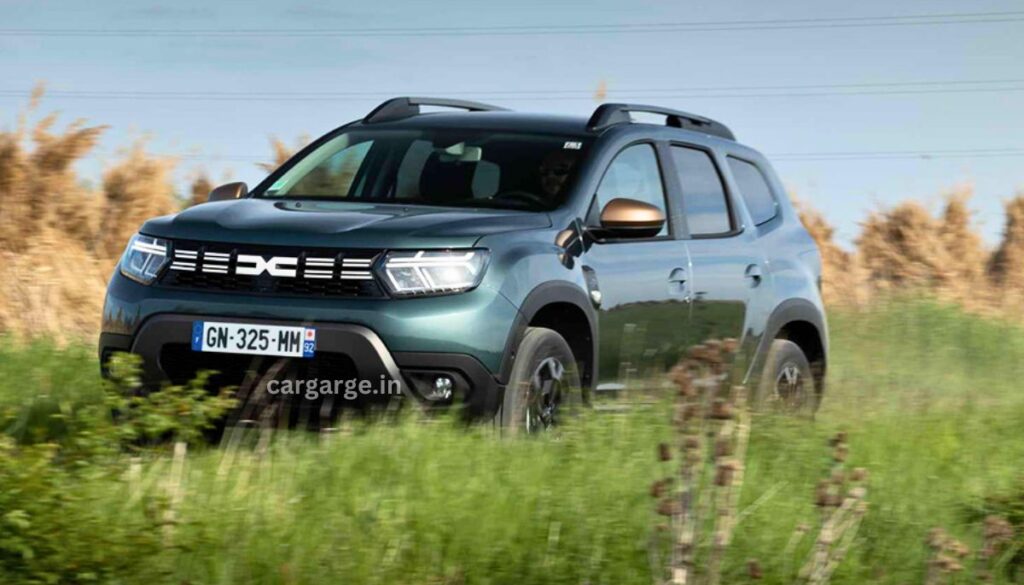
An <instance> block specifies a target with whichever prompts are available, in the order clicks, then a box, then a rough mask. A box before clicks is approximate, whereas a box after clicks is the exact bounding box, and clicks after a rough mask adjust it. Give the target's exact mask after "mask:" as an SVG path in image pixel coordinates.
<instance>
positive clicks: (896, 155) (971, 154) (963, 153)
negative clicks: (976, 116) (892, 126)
mask: <svg viewBox="0 0 1024 585" xmlns="http://www.w3.org/2000/svg"><path fill="white" fill-rule="evenodd" d="M766 156H768V158H770V159H771V160H773V161H842V160H910V159H920V160H932V159H948V158H1003V157H1019V156H1024V148H982V149H966V150H964V149H961V150H920V151H913V150H879V151H832V152H829V151H823V152H798V153H775V154H769V155H766Z"/></svg>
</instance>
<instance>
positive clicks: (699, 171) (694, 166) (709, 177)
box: [672, 146, 732, 236]
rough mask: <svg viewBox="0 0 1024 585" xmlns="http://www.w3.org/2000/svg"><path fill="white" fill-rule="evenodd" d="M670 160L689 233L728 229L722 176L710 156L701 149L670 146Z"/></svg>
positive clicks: (716, 231) (729, 225)
mask: <svg viewBox="0 0 1024 585" xmlns="http://www.w3.org/2000/svg"><path fill="white" fill-rule="evenodd" d="M672 160H673V162H675V166H676V172H677V173H679V185H680V187H681V188H682V191H683V215H684V216H685V217H686V225H687V227H688V228H689V231H690V235H691V236H710V235H719V234H725V233H728V232H731V231H732V219H731V217H730V215H729V203H728V200H727V199H726V196H725V188H724V187H723V186H722V177H721V176H720V175H719V174H718V168H717V167H715V163H714V161H713V160H711V156H710V155H709V154H708V153H706V152H704V151H703V150H698V149H696V148H687V147H684V146H673V147H672Z"/></svg>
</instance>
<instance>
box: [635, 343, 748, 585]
mask: <svg viewBox="0 0 1024 585" xmlns="http://www.w3.org/2000/svg"><path fill="white" fill-rule="evenodd" d="M737 349H738V343H737V342H736V340H734V339H726V340H711V341H707V342H705V343H703V344H701V345H698V346H695V347H693V348H691V349H690V351H689V352H688V354H687V355H686V357H684V358H683V359H682V360H680V361H679V363H677V364H676V365H675V366H674V367H673V368H672V369H671V370H670V371H669V375H668V376H669V379H670V380H671V381H672V383H673V385H674V389H675V400H674V404H673V414H672V427H673V431H674V434H675V436H676V440H675V442H674V444H673V445H669V444H668V443H662V444H660V445H659V446H658V460H659V461H662V462H665V463H671V464H672V466H671V467H672V468H673V469H672V472H671V473H670V474H669V475H666V476H665V477H663V478H661V479H659V480H657V481H656V482H655V483H654V484H653V485H652V486H651V496H652V497H653V498H655V501H656V504H655V510H656V512H657V513H658V514H659V515H661V516H664V517H665V518H666V520H667V523H662V524H659V528H658V529H657V530H656V531H655V533H654V537H653V538H652V548H651V554H652V566H653V567H654V568H655V579H656V580H657V582H659V583H661V582H669V583H674V584H680V583H695V582H697V583H707V584H715V583H718V582H720V580H721V572H722V560H723V558H724V556H725V553H726V551H727V550H728V548H729V544H730V543H731V541H732V534H733V529H734V528H735V524H736V518H737V508H738V504H739V495H740V490H741V488H742V485H743V463H744V459H745V457H746V450H747V443H748V440H749V436H750V414H749V409H748V405H747V390H746V388H745V387H744V386H733V385H731V384H730V383H729V373H728V372H729V365H730V364H731V363H732V361H733V359H734V357H735V354H736V351H737ZM666 540H667V542H666ZM666 547H667V548H669V550H670V551H671V552H670V554H669V555H667V556H666V557H665V562H662V561H661V559H662V556H661V555H660V551H661V550H662V549H663V548H666ZM698 554H701V561H702V566H701V567H700V570H698V564H697V557H698ZM753 566H754V567H756V569H757V572H760V565H753ZM751 573H752V574H753V573H754V570H753V569H751Z"/></svg>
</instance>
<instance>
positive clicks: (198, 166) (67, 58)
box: [0, 0, 1024, 245]
mask: <svg viewBox="0 0 1024 585" xmlns="http://www.w3.org/2000/svg"><path fill="white" fill-rule="evenodd" d="M1008 13H1009V14H1008ZM968 15H970V16H968ZM905 17H906V18H905ZM1022 39H1024V2H1021V1H1019V0H972V1H971V2H962V1H961V2H954V1H948V0H900V1H899V2H893V1H892V0H888V1H878V0H862V1H860V2H855V3H854V2H842V3H841V2H828V3H826V2H822V1H821V0H778V1H773V2H764V1H763V0H732V1H716V2H696V1H681V0H680V1H675V2H660V1H658V2H656V1H647V0H633V1H630V2H622V1H608V0H586V1H584V0H578V1H574V0H567V1H557V0H551V1H540V0H521V1H519V2H514V3H502V4H498V3H484V2H478V1H471V0H451V1H447V2H445V1H440V0H438V1H431V2H412V1H404V2H399V1H395V0H378V1H374V2H358V3H343V2H334V3H326V2H324V3H314V2H299V3H288V2H281V1H274V2H270V1H267V0H251V1H247V2H237V3H236V2H209V1H206V2H204V1H196V0H176V1H174V2H166V1H164V2H145V1H141V2H139V1H136V2H113V1H108V0H91V1H90V2H72V1H67V2H51V1H46V0H35V1H31V2H10V1H5V0H0V73H2V77H0V126H3V127H7V128H10V127H13V126H14V125H15V123H16V119H17V116H18V112H19V111H21V110H22V109H23V108H24V107H25V105H26V103H27V101H28V100H27V97H26V96H27V94H28V91H29V90H30V89H31V88H32V87H33V85H34V84H36V83H37V82H45V84H46V87H47V89H48V91H49V94H48V95H47V97H46V98H45V99H44V102H43V105H42V108H41V112H42V113H48V112H51V111H54V110H59V111H60V112H62V118H61V120H63V121H66V122H69V121H71V120H73V119H76V118H85V119H87V120H88V121H89V122H90V123H94V124H104V125H108V126H110V130H109V131H107V132H106V134H105V135H104V137H103V139H102V141H101V144H100V145H99V147H98V148H97V150H96V151H95V153H94V154H93V155H92V156H90V158H89V159H88V160H86V161H84V162H83V163H82V165H81V167H80V170H81V171H82V173H83V174H84V175H86V176H87V177H89V178H91V179H92V180H98V178H99V176H100V174H101V172H102V169H103V168H106V166H109V165H110V164H112V162H113V161H114V160H115V158H116V155H117V153H118V152H119V149H123V148H124V147H126V146H128V145H129V144H131V143H132V142H133V141H134V140H138V139H140V138H146V139H147V140H148V142H147V148H148V149H149V150H150V151H152V152H156V153H161V154H174V155H178V156H180V157H181V159H180V163H179V165H178V169H177V171H176V175H175V177H176V181H177V183H178V185H179V188H180V189H182V190H184V189H185V188H186V185H187V181H188V179H189V177H191V176H193V175H194V174H195V173H196V172H198V171H199V170H203V171H206V172H207V173H209V174H210V175H211V176H212V177H213V179H214V180H215V181H220V180H225V179H227V178H232V179H238V180H244V181H247V182H248V183H249V184H250V185H253V184H255V183H256V182H258V181H259V180H260V179H261V178H262V176H263V174H264V171H262V170H260V169H259V168H258V167H257V166H256V164H255V163H256V162H259V161H265V160H268V159H270V158H271V156H270V152H271V149H270V146H269V137H271V136H277V137H280V138H282V139H284V140H285V141H286V142H288V143H294V142H295V141H297V140H298V139H299V137H300V136H303V135H307V136H313V137H315V136H317V135H320V134H322V133H324V132H327V131H329V130H331V129H333V128H335V127H337V126H339V125H341V124H343V123H345V122H348V121H350V120H352V119H356V118H360V117H362V116H363V115H365V114H366V113H367V112H368V111H369V110H371V109H372V108H373V107H374V106H376V105H377V104H378V103H379V102H380V101H382V100H384V99H386V98H388V97H392V96H395V95H430V96H448V97H459V98H466V99H473V98H478V99H479V100H480V101H486V102H490V103H496V104H499V105H504V106H507V107H510V108H512V109H515V110H523V111H535V112H555V113H567V114H576V115H581V116H588V115H589V114H590V113H591V112H592V111H593V109H594V107H596V105H597V103H598V102H597V101H596V99H595V93H596V92H597V90H598V88H601V87H603V88H605V89H606V97H605V99H606V100H607V101H626V100H628V101H632V102H639V103H652V104H657V105H662V106H667V107H672V108H677V109H682V110H686V111H690V112H694V113H698V114H702V115H705V116H709V117H712V118H715V119H717V120H720V121H722V122H724V123H726V124H727V125H728V126H730V127H731V128H732V130H733V131H734V132H735V134H736V135H737V138H738V139H739V140H740V141H741V142H743V143H745V144H748V145H750V146H752V147H754V148H757V149H758V150H760V151H762V152H764V153H766V154H767V155H768V156H769V158H771V159H772V160H773V162H774V165H775V168H776V171H777V172H778V173H779V175H780V176H781V178H782V180H783V182H784V183H785V184H786V185H787V186H788V188H789V189H790V190H791V191H792V192H793V193H795V194H796V195H797V196H798V197H799V198H800V199H802V200H804V201H807V202H808V203H810V204H811V205H812V206H814V207H816V208H817V209H819V210H820V211H821V212H823V213H824V214H825V216H826V217H827V218H828V219H829V220H830V221H831V222H832V223H833V225H835V226H836V228H837V238H838V239H839V241H840V242H841V243H845V244H847V245H849V244H850V243H851V242H852V240H853V239H854V238H855V237H856V235H857V233H858V222H860V221H861V220H863V218H864V217H865V215H866V213H868V212H869V211H871V210H873V209H878V208H884V207H886V206H891V205H894V204H895V203H897V202H899V201H902V200H905V199H911V198H913V199H917V200H920V201H923V202H925V203H926V204H927V205H928V206H929V207H930V208H931V209H933V210H936V211H937V210H938V209H939V208H940V206H941V203H942V201H943V194H944V193H946V192H948V191H949V190H950V189H952V188H954V187H955V186H957V185H962V184H965V183H969V184H972V185H973V186H974V188H975V195H974V198H973V199H972V201H971V207H972V208H973V210H974V211H975V216H974V217H975V220H976V222H977V224H978V226H979V228H980V229H981V231H982V233H983V235H984V237H985V239H986V241H987V242H988V243H989V244H994V243H996V242H998V239H999V235H1000V233H1001V231H1002V223H1003V213H1002V206H1003V202H1004V201H1005V200H1006V199H1007V198H1009V197H1011V196H1013V194H1014V193H1015V192H1016V191H1017V190H1019V189H1024V108H1022V107H1021V106H1022V99H1024V66H1022V64H1024V42H1022ZM837 94H842V95H837Z"/></svg>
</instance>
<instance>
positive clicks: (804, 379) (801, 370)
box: [755, 339, 818, 413]
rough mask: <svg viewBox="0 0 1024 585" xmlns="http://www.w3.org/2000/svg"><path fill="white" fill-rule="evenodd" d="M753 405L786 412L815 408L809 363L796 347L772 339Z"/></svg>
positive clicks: (806, 411) (816, 401)
mask: <svg viewBox="0 0 1024 585" xmlns="http://www.w3.org/2000/svg"><path fill="white" fill-rule="evenodd" d="M755 404H756V406H758V407H760V408H766V409H771V410H781V411H787V412H804V413H813V412H814V411H815V410H817V408H818V392H817V389H816V387H815V381H814V375H813V373H812V371H811V364H810V362H808V361H807V356H806V355H804V352H803V350H802V349H800V346H799V345H797V344H795V343H793V342H792V341H790V340H788V339H775V340H773V341H772V344H771V346H770V347H769V348H768V357H767V359H766V361H765V365H764V373H763V374H762V376H761V383H760V384H759V385H758V392H757V397H756V400H755Z"/></svg>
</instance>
